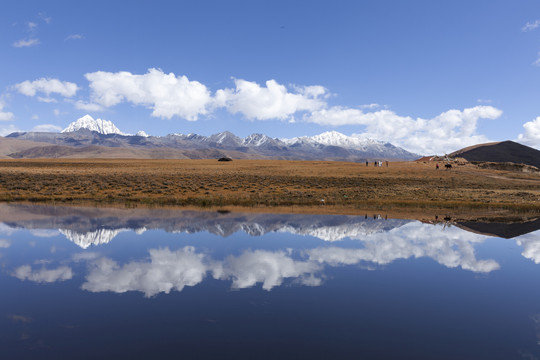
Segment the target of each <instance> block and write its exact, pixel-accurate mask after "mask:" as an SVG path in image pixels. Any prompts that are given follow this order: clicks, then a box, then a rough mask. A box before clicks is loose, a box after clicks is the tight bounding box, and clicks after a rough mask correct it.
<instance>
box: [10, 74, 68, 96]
mask: <svg viewBox="0 0 540 360" xmlns="http://www.w3.org/2000/svg"><path fill="white" fill-rule="evenodd" d="M14 88H15V89H16V90H17V91H18V92H20V93H21V94H23V95H26V96H35V95H36V93H38V92H40V93H43V94H45V95H46V96H49V95H50V94H60V95H62V96H65V97H72V96H74V95H75V93H77V90H78V87H77V84H75V83H72V82H68V81H60V80H58V79H49V78H40V79H37V80H34V81H29V80H26V81H23V82H21V83H18V84H15V85H14ZM43 99H45V98H43Z"/></svg>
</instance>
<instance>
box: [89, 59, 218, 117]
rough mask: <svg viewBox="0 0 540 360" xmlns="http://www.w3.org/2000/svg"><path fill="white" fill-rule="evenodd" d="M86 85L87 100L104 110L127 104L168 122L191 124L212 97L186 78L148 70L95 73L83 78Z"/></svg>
mask: <svg viewBox="0 0 540 360" xmlns="http://www.w3.org/2000/svg"><path fill="white" fill-rule="evenodd" d="M85 77H86V79H88V81H89V82H90V89H91V100H92V102H93V103H95V104H99V105H102V106H104V107H111V106H115V105H117V104H119V103H121V102H130V103H132V104H135V105H143V106H146V107H149V108H151V109H152V110H153V111H152V116H155V117H162V118H167V119H170V118H172V117H173V116H178V117H181V118H184V119H186V120H190V121H195V120H197V119H198V117H199V115H205V114H208V108H209V107H210V106H211V104H212V101H213V100H212V96H211V94H210V92H209V91H208V89H207V88H206V86H204V85H203V84H201V83H200V82H198V81H190V80H189V79H188V78H187V77H186V76H178V77H177V76H176V75H175V74H173V73H169V74H165V73H163V71H161V70H159V69H149V70H148V72H147V73H146V74H144V75H135V74H132V73H130V72H127V71H122V72H117V73H111V72H104V71H97V72H93V73H88V74H85Z"/></svg>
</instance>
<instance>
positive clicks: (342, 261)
mask: <svg viewBox="0 0 540 360" xmlns="http://www.w3.org/2000/svg"><path fill="white" fill-rule="evenodd" d="M437 228H438V229H434V227H433V225H426V224H422V223H420V222H411V223H408V224H406V225H404V226H402V227H399V228H395V229H392V230H390V231H386V232H381V233H374V234H370V235H367V236H365V237H364V238H363V239H362V240H361V242H362V243H363V245H364V246H363V247H362V248H359V249H346V248H340V247H324V248H322V247H321V248H315V249H311V250H306V251H305V252H306V254H307V255H308V257H309V259H310V260H311V261H316V262H318V263H325V264H328V265H330V266H339V265H354V264H358V263H360V262H370V263H373V264H377V265H385V264H389V263H391V262H393V261H395V260H398V259H407V258H411V257H414V258H420V257H429V258H432V259H433V260H435V261H437V262H438V263H439V264H441V265H444V266H446V267H449V268H455V267H461V268H462V269H465V270H470V271H474V272H481V273H489V272H491V271H494V270H497V269H499V268H500V265H499V264H498V263H497V262H496V261H495V260H492V259H489V260H478V259H476V256H475V250H474V245H473V244H475V243H480V242H483V241H484V240H485V239H486V236H483V235H478V234H474V233H468V232H465V231H463V230H461V229H459V228H457V227H450V228H447V229H444V231H443V230H442V227H441V226H438V227H437Z"/></svg>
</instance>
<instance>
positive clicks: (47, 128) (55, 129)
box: [32, 124, 62, 132]
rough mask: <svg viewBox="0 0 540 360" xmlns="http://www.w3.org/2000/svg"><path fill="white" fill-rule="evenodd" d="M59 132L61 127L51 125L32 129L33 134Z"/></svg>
mask: <svg viewBox="0 0 540 360" xmlns="http://www.w3.org/2000/svg"><path fill="white" fill-rule="evenodd" d="M61 130H62V128H61V127H59V126H56V125H52V124H42V125H36V126H34V128H33V129H32V131H35V132H60V131H61Z"/></svg>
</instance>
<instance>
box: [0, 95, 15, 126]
mask: <svg viewBox="0 0 540 360" xmlns="http://www.w3.org/2000/svg"><path fill="white" fill-rule="evenodd" d="M4 106H5V105H4V103H3V102H2V100H1V99H0V121H11V120H13V118H14V117H15V116H14V115H13V113H12V112H7V111H3V110H4Z"/></svg>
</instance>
